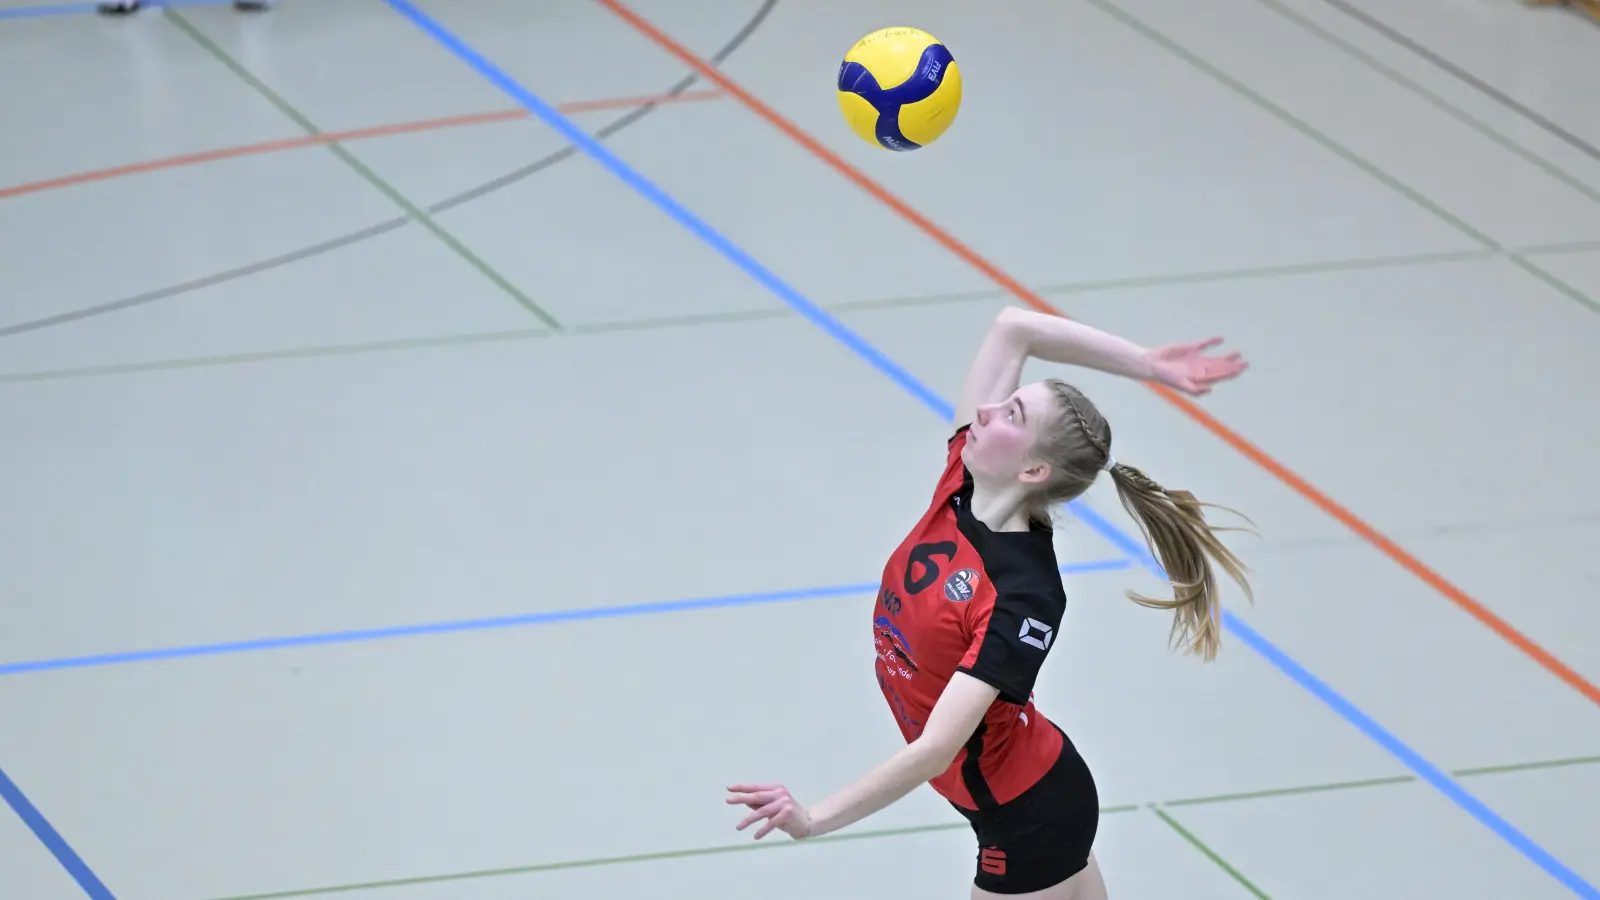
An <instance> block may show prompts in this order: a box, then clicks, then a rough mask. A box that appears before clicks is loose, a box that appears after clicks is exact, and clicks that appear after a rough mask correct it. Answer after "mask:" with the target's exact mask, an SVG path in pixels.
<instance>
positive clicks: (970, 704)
mask: <svg viewBox="0 0 1600 900" xmlns="http://www.w3.org/2000/svg"><path fill="white" fill-rule="evenodd" d="M998 694H999V689H998V688H996V687H995V686H994V685H992V684H988V683H987V682H984V681H980V680H978V679H976V678H973V677H972V676H971V675H968V674H966V673H965V672H956V673H955V674H954V675H952V676H951V678H950V681H949V683H948V684H946V685H945V686H944V690H943V691H941V692H940V693H939V699H938V701H937V702H935V703H934V704H933V709H932V710H931V711H930V712H929V713H928V724H927V725H925V726H923V729H922V734H921V735H919V736H918V737H917V741H918V742H920V743H926V744H928V745H929V747H930V751H936V752H937V758H938V759H939V760H941V761H942V762H943V764H944V765H943V766H941V767H940V769H939V771H941V772H942V771H944V766H949V765H950V763H951V761H952V760H954V759H955V758H956V754H957V753H960V752H961V748H962V747H964V746H966V743H967V740H968V739H969V738H971V737H972V733H973V732H974V731H976V730H977V729H978V725H979V723H981V722H982V721H983V715H984V713H986V712H988V710H989V707H990V706H992V705H993V704H994V698H995V697H996V695H998Z"/></svg>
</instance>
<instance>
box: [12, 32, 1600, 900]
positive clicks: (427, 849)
mask: <svg viewBox="0 0 1600 900" xmlns="http://www.w3.org/2000/svg"><path fill="white" fill-rule="evenodd" d="M419 3H420V6H419V7H414V6H412V5H411V4H410V3H409V2H407V0H391V2H385V0H281V2H280V3H279V4H278V5H277V6H276V8H275V9H273V10H271V11H269V12H264V13H240V12H235V11H234V10H233V9H231V8H230V7H229V6H228V5H227V4H226V3H217V2H208V0H201V2H194V0H188V2H178V3H175V4H174V5H173V6H171V7H169V8H165V9H163V8H147V9H145V10H144V11H141V12H139V13H138V14H136V15H133V16H128V17H114V18H113V17H102V16H97V15H95V14H94V12H93V7H92V5H91V4H72V5H67V6H36V5H24V4H21V3H18V2H15V0H0V78H3V79H4V81H5V83H6V84H7V85H8V89H7V90H6V91H5V93H4V95H3V96H0V114H3V121H4V123H5V125H4V129H3V130H4V133H5V139H4V145H5V153H4V154H3V157H0V237H3V241H0V303H3V314H0V416H3V418H4V420H5V421H8V422H10V423H11V427H10V435H9V436H8V438H7V440H5V441H4V443H3V445H0V472H3V474H0V570H3V571H4V572H5V594H6V597H5V600H4V601H3V604H0V794H3V795H4V796H5V799H6V801H7V803H8V805H9V806H10V807H11V809H12V810H14V811H15V812H16V813H18V815H16V816H11V815H0V896H4V897H5V898H7V900H12V898H15V900H58V898H61V900H64V898H72V897H81V896H84V895H85V894H87V895H88V896H90V897H95V898H106V897H116V898H120V900H219V898H243V897H262V896H274V897H320V896H328V895H335V894H338V895H341V896H343V895H348V896H353V897H360V898H373V900H442V898H447V897H448V898H452V900H454V898H464V900H491V898H493V900H499V898H513V897H515V898H527V897H541V898H543V897H550V898H556V897H561V898H565V897H585V898H630V900H632V898H696V900H699V898H760V900H788V898H827V900H850V898H867V897H873V898H880V897H885V896H889V897H894V898H936V897H950V898H955V897H965V896H966V895H967V894H966V892H967V884H968V883H969V882H970V878H971V874H972V870H973V859H974V854H975V848H974V845H973V841H972V837H971V834H970V831H969V830H967V828H966V825H965V824H964V822H962V821H961V820H960V819H959V818H958V817H957V816H956V815H955V813H954V812H953V811H952V810H951V809H950V808H949V807H948V805H946V804H945V803H944V802H943V801H942V800H940V799H939V798H938V797H937V796H936V795H934V794H933V793H932V791H931V790H929V789H927V788H926V787H924V788H919V789H918V790H917V791H915V792H914V793H913V794H912V795H911V796H910V797H909V798H907V799H906V800H905V801H903V802H901V803H899V804H897V805H896V806H894V807H891V808H890V809H889V810H887V811H885V812H883V813H881V814H879V815H877V816H875V817H873V818H871V819H869V820H867V821H865V822H863V823H860V824H859V825H857V826H855V827H853V828H851V829H848V830H847V831H845V832H842V833H840V834H839V835H837V836H836V837H830V838H827V839H823V840H818V841H815V842H806V843H800V844H796V843H794V842H791V841H789V840H788V839H787V838H783V837H782V836H781V835H778V836H773V837H769V838H767V839H766V840H763V841H762V842H760V843H755V842H753V841H751V840H750V838H749V834H748V833H743V834H740V833H735V832H734V831H733V825H734V823H735V822H736V821H737V820H738V818H739V813H738V812H736V811H734V810H731V809H729V808H728V807H726V806H725V805H724V804H723V797H724V788H725V786H726V785H728V784H730V783H733V782H735V781H739V780H775V781H783V782H785V783H786V784H788V785H789V786H790V787H791V788H792V789H793V790H794V791H795V792H796V794H797V795H798V796H799V797H801V798H802V799H816V798H819V797H820V796H822V795H823V794H825V793H827V792H830V791H832V790H834V789H836V788H838V787H840V786H842V785H843V784H845V783H846V782H848V781H849V780H851V779H853V778H855V777H856V776H858V775H859V774H861V773H863V772H864V771H866V770H867V769H868V768H870V767H871V766H872V765H874V764H875V763H877V762H878V761H879V760H881V759H882V758H884V757H885V756H886V755H888V754H889V753H891V752H893V751H894V749H895V748H896V747H897V746H899V741H900V738H899V734H898V732H897V730H896V729H895V727H894V724H893V721H892V719H891V718H890V716H889V713H888V711H887V710H886V709H885V708H884V707H883V704H882V700H881V698H880V696H879V693H878V689H877V686H876V684H875V682H874V679H873V676H872V674H871V670H872V642H871V639H870V635H869V632H868V628H867V621H868V619H867V617H868V609H869V606H870V604H871V603H872V601H873V588H874V585H875V583H876V579H877V576H878V573H879V570H880V567H881V566H882V561H883V559H884V558H885V557H886V555H887V554H888V552H889V551H890V550H891V549H892V547H893V546H894V544H895V543H896V542H897V541H898V540H899V539H900V537H901V535H902V534H903V533H904V530H905V528H906V527H907V526H908V525H909V523H910V522H911V521H913V520H914V519H915V518H916V517H917V515H919V514H920V512H921V510H922V508H923V504H924V503H925V501H926V497H927V494H928V491H930V490H931V489H932V485H933V482H934V480H935V479H936V477H937V474H938V471H939V468H940V465H941V462H942V459H943V453H944V440H945V438H946V437H947V434H948V431H949V424H948V415H949V406H948V404H949V403H950V401H951V400H952V399H953V398H954V396H955V393H956V390H957V387H958V385H959V382H960V379H961V376H962V374H963V372H964V369H965V366H966V364H967V362H968V361H969V359H970V356H971V354H972V351H973V350H974V348H975V347H976V345H977V342H978V340H979V339H980V337H981V335H982V333H983V329H984V328H985V326H986V325H987V323H988V321H989V319H990V318H991V317H992V316H993V315H994V313H995V312H996V311H997V310H998V309H1000V308H1001V307H1002V306H1003V305H1004V304H1007V303H1010V304H1016V305H1039V306H1045V307H1047V308H1053V309H1056V310H1058V311H1060V312H1063V313H1065V314H1067V315H1070V316H1073V317H1076V318H1080V319H1082V320H1084V321H1087V322H1090V323H1092V324H1095V325H1098V326H1101V327H1104V328H1107V329H1109V330H1113V331H1116V332H1118V333H1121V334H1124V335H1127V336H1129V337H1131V338H1133V339H1135V340H1138V341H1141V342H1146V343H1156V342H1164V341H1170V340H1180V339H1192V338H1200V337H1206V336H1210V335H1213V334H1215V335H1221V336H1223V337H1225V338H1226V339H1227V341H1228V346H1230V347H1232V348H1236V349H1239V350H1242V351H1243V352H1244V353H1245V354H1247V356H1248V358H1249V359H1250V360H1251V361H1252V364H1253V367H1252V369H1251V370H1250V372H1249V373H1247V376H1246V377H1244V378H1242V379H1241V380H1239V381H1237V382H1235V383H1232V384H1229V385H1226V386H1225V387H1224V388H1222V389H1219V390H1218V391H1217V392H1216V393H1215V394H1214V395H1212V396H1210V397H1207V398H1203V399H1201V400H1199V401H1195V402H1174V401H1172V400H1171V399H1170V398H1167V397H1163V396H1161V395H1160V394H1158V393H1156V392H1154V391H1152V390H1151V389H1149V388H1148V387H1146V386H1143V385H1138V384H1133V383H1128V382H1120V381H1116V380H1114V379H1110V378H1107V377H1103V376H1098V375H1094V374H1085V373H1081V372H1071V373H1069V374H1068V377H1070V378H1073V379H1075V380H1076V381H1078V382H1079V383H1080V384H1082V385H1084V387H1085V388H1086V390H1088V391H1089V393H1090V394H1091V396H1092V397H1094V398H1095V399H1096V400H1097V402H1099V403H1100V404H1101V405H1102V407H1103V408H1105V409H1106V411H1107V412H1108V414H1109V416H1110V417H1111V420H1112V423H1113V427H1114V429H1115V433H1116V446H1115V453H1116V455H1117V457H1118V458H1119V459H1122V460H1124V461H1127V462H1130V463H1133V464H1135V465H1137V466H1140V467H1142V468H1144V469H1145V470H1146V471H1148V472H1149V473H1150V474H1151V475H1152V476H1154V477H1155V478H1157V479H1158V480H1160V481H1162V482H1163V483H1165V484H1167V485H1168V486H1170V487H1179V488H1185V489H1189V490H1192V491H1194V492H1195V493H1196V494H1198V495H1199V496H1200V497H1201V498H1202V499H1206V500H1210V501H1213V502H1216V503H1219V504H1222V505H1224V506H1228V507H1231V508H1233V509H1237V510H1239V511H1240V512H1242V513H1244V514H1245V515H1247V516H1249V517H1250V519H1251V520H1252V521H1253V522H1254V523H1255V527H1256V529H1257V530H1258V532H1259V535H1258V536H1252V535H1248V534H1238V535H1233V536H1231V537H1230V541H1231V542H1232V543H1233V544H1234V546H1236V547H1237V548H1238V549H1239V550H1240V552H1241V553H1242V554H1243V555H1244V556H1245V558H1246V561H1247V562H1248V563H1249V564H1250V565H1251V566H1252V568H1253V570H1254V579H1255V581H1254V583H1255V586H1256V591H1257V593H1256V598H1255V603H1254V605H1250V604H1248V603H1246V602H1244V600H1243V598H1242V597H1239V596H1238V595H1237V592H1233V593H1230V594H1229V601H1230V605H1229V607H1228V609H1229V612H1228V620H1227V624H1228V632H1227V636H1226V639H1225V644H1224V648H1223V654H1222V656H1221V658H1220V659H1219V660H1218V661H1217V662H1215V663H1214V664H1212V665H1209V666H1205V665H1202V664H1200V663H1199V662H1197V661H1196V660H1194V659H1192V658H1186V657H1182V656H1179V655H1177V654H1175V653H1172V652H1170V651H1169V650H1168V649H1167V646H1166V637H1167V627H1168V624H1169V621H1170V620H1169V618H1168V617H1167V616H1166V615H1164V614H1162V613H1159V612H1155V611H1150V610H1145V609H1141V608H1139V607H1136V606H1135V605H1134V604H1132V603H1130V602H1128V601H1127V600H1126V599H1124V597H1123V591H1124V590H1126V589H1128V588H1134V589H1141V590H1154V589H1156V588H1157V586H1158V584H1159V583H1158V582H1157V581H1156V579H1155V577H1154V575H1152V574H1151V572H1150V571H1149V570H1148V568H1147V566H1148V561H1147V560H1146V559H1145V558H1144V557H1143V556H1142V555H1141V552H1140V551H1141V548H1142V544H1140V543H1139V542H1138V541H1137V538H1136V535H1137V532H1136V530H1135V528H1134V526H1133V525H1132V523H1131V522H1130V521H1129V520H1128V518H1127V517H1126V516H1125V515H1124V514H1123V513H1122V512H1121V510H1120V508H1119V507H1118V505H1117V503H1116V498H1115V495H1114V493H1113V492H1112V491H1111V490H1110V488H1109V487H1107V486H1105V485H1100V486H1097V487H1096V488H1095V489H1094V490H1092V491H1091V492H1090V494H1089V496H1088V497H1087V503H1086V506H1085V507H1083V508H1082V509H1080V510H1079V511H1078V512H1079V515H1077V516H1075V517H1073V518H1070V519H1068V520H1067V521H1066V522H1064V524H1063V527H1062V529H1061V532H1060V553H1061V557H1062V561H1063V563H1065V569H1064V572H1065V574H1064V577H1065V578H1066V582H1067V589H1068V593H1069V596H1070V597H1071V598H1072V599H1073V601H1074V602H1073V605H1072V606H1071V608H1070V610H1069V614H1068V622H1069V627H1068V628H1067V629H1066V631H1065V633H1064V634H1063V635H1062V639H1061V640H1060V641H1059V642H1058V643H1057V644H1056V646H1055V648H1054V653H1053V654H1052V661H1051V663H1050V664H1049V665H1048V666H1047V668H1046V671H1045V674H1044V677H1043V679H1042V681H1041V683H1040V686H1039V690H1038V697H1039V702H1040V704H1041V706H1042V707H1043V709H1044V710H1045V711H1046V713H1047V714H1048V715H1050V716H1052V717H1053V718H1055V719H1056V720H1058V721H1059V722H1060V723H1061V724H1062V725H1063V727H1065V728H1066V729H1067V730H1068V732H1069V733H1070V734H1071V735H1073V737H1074V739H1075V740H1076V741H1077V743H1078V744H1079V746H1080V748H1081V749H1082V751H1083V753H1084V755H1085V757H1086V758H1087V759H1088V760H1089V763H1090V765H1091V766H1092V767H1093V769H1094V771H1095V773H1096V777H1097V779H1098V782H1099V785H1100V792H1101V800H1102V803H1103V804H1104V806H1105V815H1104V817H1103V819H1102V825H1101V832H1100V837H1099V842H1098V850H1097V853H1098V856H1099V858H1100V860H1101V863H1102V867H1103V869H1104V871H1105V874H1106V878H1107V881H1108V884H1109V886H1110V889H1111V896H1112V897H1113V898H1116V900H1129V898H1151V900H1157V898H1159V900H1170V898H1179V897H1181V898H1184V900H1204V898H1219V900H1221V898H1249V897H1257V898H1260V897H1270V898H1274V900H1313V898H1316V900H1322V898H1328V900H1333V898H1339V900H1348V898H1363V900H1364V898H1452V900H1460V898H1474V900H1476V898H1485V900H1487V898H1494V900H1505V898H1516V900H1541V898H1561V897H1572V896H1578V897H1587V898H1596V897H1600V893H1597V890H1596V885H1600V690H1597V688H1596V687H1595V685H1596V683H1597V682H1600V641H1597V640H1596V635H1597V634H1600V604H1597V603H1596V602H1595V597H1594V595H1595V590H1596V585H1597V583H1600V565H1597V564H1596V562H1595V547H1596V546H1597V545H1600V479H1597V478H1595V477H1594V472H1595V469H1596V463H1595V450H1594V448H1595V447H1597V446H1600V425H1597V416H1596V410H1600V151H1597V150H1596V149H1595V146H1594V145H1595V144H1600V94H1597V93H1596V92H1595V91H1594V89H1593V85H1594V84H1595V79H1594V78H1593V72H1594V62H1593V60H1594V58H1595V56H1596V54H1597V53H1600V28H1596V27H1595V26H1594V24H1593V23H1592V22H1590V21H1588V20H1587V19H1585V18H1583V17H1581V16H1580V15H1579V14H1577V13H1575V12H1572V11H1569V10H1564V9H1560V8H1538V9H1534V8H1529V7H1526V6H1524V5H1522V4H1521V3H1519V2H1517V0H1409V2H1406V3H1403V4H1396V3H1383V2H1381V0H1206V2H1204V3H1195V2H1190V0H1081V2H1060V0H1013V2H1008V3H1004V4H1001V3H959V2H955V0H941V2H936V3H926V2H911V0H853V2H851V3H849V4H843V3H835V4H817V3H805V2H801V0H707V2H699V3H694V4H687V3H682V2H676V0H625V3H626V5H623V6H619V5H618V0H561V2H545V3H537V4H535V3H527V2H517V0H451V2H448V3H446V2H443V0H419ZM824 7H826V8H824ZM889 24H913V25H917V26H919V27H921V28H924V29H926V30H928V31H930V32H932V33H933V34H935V35H937V36H938V37H940V38H941V39H943V40H944V41H945V42H946V43H948V44H949V46H950V47H951V49H952V52H953V53H954V55H955V58H956V60H957V62H958V64H959V65H960V66H961V68H962V71H963V74H964V80H965V102H964V105H963V107H962V109H961V112H960V115H959V118H958V120H957V121H956V123H955V125H954V127H953V128H952V129H951V130H950V131H949V132H948V133H947V134H946V135H945V136H944V138H943V139H942V140H941V141H939V142H938V143H937V144H935V145H934V146H932V147H930V148H927V149H924V150H921V151H919V152H916V153H912V154H892V153H888V152H885V151H881V150H877V149H875V148H873V147H870V146H868V145H866V144H864V143H862V142H861V141H859V140H858V139H857V138H856V137H855V136H854V135H852V134H851V133H849V132H848V130H847V129H846V127H845V125H844V123H843V121H842V119H841V118H840V116H839V113H838V107H837V105H836V101H835V98H834V90H833V77H834V73H835V71H836V68H837V65H838V61H839V59H840V57H841V56H842V54H843V53H844V51H845V50H846V49H847V48H848V47H849V46H850V44H851V43H853V42H854V40H855V39H856V38H857V37H859V36H860V35H862V34H865V33H867V32H869V31H872V30H874V29H876V28H879V27H882V26H884V25H889ZM591 136H593V137H591ZM897 204H900V205H901V206H900V207H899V208H898V209H897V206H896V205H897ZM910 209H914V210H915V211H916V214H913V215H911V216H908V215H905V214H904V213H905V212H907V211H908V210H910ZM918 215H920V216H921V218H917V216H918ZM841 325H842V328H843V329H844V330H842V331H841V330H839V326H841ZM1057 371H1059V370H1056V369H1052V368H1049V367H1044V366H1035V367H1032V368H1030V370H1029V372H1028V373H1027V375H1028V377H1035V376H1041V375H1045V374H1052V373H1055V372H1057ZM0 812H3V811H0Z"/></svg>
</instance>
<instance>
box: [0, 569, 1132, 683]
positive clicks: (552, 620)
mask: <svg viewBox="0 0 1600 900" xmlns="http://www.w3.org/2000/svg"><path fill="white" fill-rule="evenodd" d="M1132 566H1133V563H1132V561H1130V560H1127V559H1122V558H1118V559H1102V560H1091V561H1089V562H1076V563H1068V564H1066V565H1064V566H1062V567H1061V574H1062V575H1082V574H1086V573H1089V572H1114V571H1118V570H1121V569H1128V568H1132ZM877 590H878V584H877V582H871V583H868V582H861V583H859V584H830V585H822V586H820V587H808V588H793V589H789V590H781V591H762V592H758V593H749V594H726V595H723V596H720V597H695V598H691V599H686V600H665V601H659V602H654V603H629V604H623V605H617V606H594V607H589V608H580V609H557V610H544V611H541V612H533V613H523V614H520V615H514V616H492V617H486V618H479V619H460V620H456V621H448V622H418V623H414V624H410V625H389V626H385V627H381V628H360V629H352V630H347V631H329V632H321V633H316V634H297V635H286V636H281V637H267V638H253V639H249V640H241V641H224V642H219V643H212V644H191V645H188V646H182V647H157V648H153V649H149V650H125V651H121V652H117V653H98V654H93V655H88V656H66V657H60V658H57V659H38V660H27V661H23V662H14V663H0V676H5V675H23V674H26V673H30V672H49V671H59V670H62V669H89V668H95V667H97V666H117V665H126V664H128V663H138V662H153V661H156V660H166V659H186V658H191V657H197V656H222V655H226V654H230V653H257V652H261V651H263V650H283V649H287V648H290V647H317V646H327V645H329V644H355V643H362V642H366V641H382V640H392V639H394V638H408V637H422V636H424V635H436V634H460V633H463V632H470V631H493V630H497V629H503V628H526V627H529V626H533V625H553V624H556V623H558V622H581V621H587V620H592V619H619V618H626V617H629V616H648V615H660V614H663V613H678V612H689V611H692V610H701V609H726V608H729V607H737V606H758V605H761V604H767V603H784V602H788V601H794V600H821V599H824V598H828V597H844V596H850V595H852V594H871V593H875V592H876V591H877Z"/></svg>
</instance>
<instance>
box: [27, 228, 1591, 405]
mask: <svg viewBox="0 0 1600 900" xmlns="http://www.w3.org/2000/svg"><path fill="white" fill-rule="evenodd" d="M1595 249H1600V242H1597V243H1596V244H1595ZM1494 256H1495V254H1494V253H1493V252H1492V251H1488V250H1465V251H1457V252H1453V253H1419V254H1413V255H1402V256H1380V257H1367V258H1362V259H1350V260H1334V261H1331V262H1322V263H1293V264H1287V265H1278V266H1260V267H1255V268H1239V269H1216V270H1211V271H1204V272H1187V273H1177V274H1172V275H1150V276H1138V277H1131V278H1114V279H1103V280H1097V281H1073V282H1065V283H1061V284H1052V285H1044V286H1041V287H1038V288H1036V290H1037V291H1038V292H1039V293H1041V294H1044V295H1046V296H1064V295H1069V294H1082V293H1089V292H1093V291H1106V290H1116V289H1124V288H1139V287H1164V286H1177V285H1184V284H1196V283H1200V282H1213V281H1240V280H1248V279H1256V278H1277V277H1284V276H1290V275H1315V274H1322V273H1329V272H1342V271H1365V270H1373V269H1384V268H1396V267H1402V266H1408V265H1425V264H1430V263H1450V262H1471V261H1475V260H1486V259H1492V258H1494ZM1008 296H1009V294H1007V293H1006V292H1005V291H1002V290H980V291H957V292H951V293H941V294H924V295H920V296H907V297H888V298H881V299H873V300H853V301H847V302H843V303H832V304H822V305H823V306H824V308H826V309H827V310H829V311H830V312H834V313H852V312H864V311H870V310H887V309H913V308H919V307H929V306H937V305H942V304H959V303H976V302H982V301H996V300H1004V299H1005V298H1006V297H1008ZM796 315H797V314H796V313H795V312H794V311H793V310H792V309H789V308H788V307H768V308H765V309H759V310H741V311H738V312H726V313H701V314H694V315H684V316H660V317H655V318H648V319H637V320H632V321H624V322H605V323H600V324H595V325H574V326H569V327H568V328H566V329H565V330H564V331H562V332H561V333H562V334H563V335H565V336H579V335H589V334H606V333H613V332H623V331H649V330H656V329H663V328H681V327H688V326H694V325H708V324H721V323H736V322H755V321H763V320H773V319H789V318H795V317H796ZM550 336H551V333H550V332H548V331H545V330H542V329H513V330H507V331H485V332H472V333H465V334H453V335H443V336H440V337H428V338H409V339H401V340H390V341H371V342H361V343H345V344H327V345H320V346H313V347H298V348H292V349H287V350H266V351H259V352H254V353H234V354H216V355H207V356H192V357H181V358H176V359H165V360H150V361H146V362H137V363H110V364H105V365H97V366H74V367H66V368H60V369H45V370H40V371H34V372H17V373H12V374H8V375H0V384H24V383H29V382H37V381H59V380H63V379H73V378H98V377H104V376H108V375H127V374H135V373H140V372H160V371H168V370H175V369H196V368H212V367H218V366H229V365H241V364H245V363H256V362H268V361H272V360H289V359H308V358H315V357H323V356H345V355H353V354H359V353H374V352H382V351H389V350H416V349H425V348H432V347H459V346H468V345H472V344H484V343H498V342H502V341H520V340H531V339H535V338H544V337H550Z"/></svg>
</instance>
